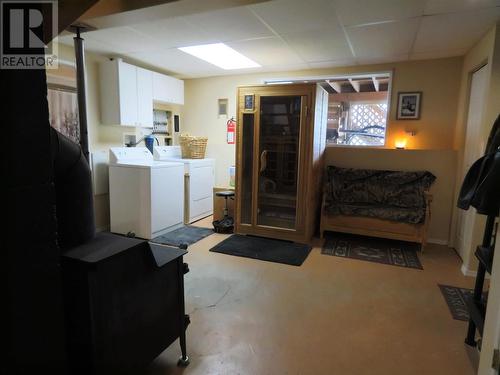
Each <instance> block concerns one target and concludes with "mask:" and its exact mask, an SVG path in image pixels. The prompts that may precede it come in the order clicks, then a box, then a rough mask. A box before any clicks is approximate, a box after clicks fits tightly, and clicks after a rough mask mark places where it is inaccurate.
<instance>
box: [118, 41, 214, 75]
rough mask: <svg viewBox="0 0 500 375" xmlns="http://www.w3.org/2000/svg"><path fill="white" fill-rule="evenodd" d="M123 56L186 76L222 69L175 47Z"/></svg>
mask: <svg viewBox="0 0 500 375" xmlns="http://www.w3.org/2000/svg"><path fill="white" fill-rule="evenodd" d="M125 56H126V57H130V58H132V59H134V60H136V61H140V62H143V63H145V64H148V65H151V66H154V67H157V68H159V69H161V70H167V71H169V72H172V73H175V74H182V75H188V76H195V75H198V76H199V75H213V74H220V73H221V72H223V71H224V70H223V69H221V68H218V67H216V66H215V65H212V64H209V63H207V62H206V61H203V60H201V59H198V58H196V57H194V56H191V55H189V54H187V53H185V52H182V51H180V50H178V49H177V48H171V49H165V50H155V51H148V52H138V53H130V54H126V55H125Z"/></svg>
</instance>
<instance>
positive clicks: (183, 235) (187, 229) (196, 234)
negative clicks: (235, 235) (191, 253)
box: [151, 225, 214, 246]
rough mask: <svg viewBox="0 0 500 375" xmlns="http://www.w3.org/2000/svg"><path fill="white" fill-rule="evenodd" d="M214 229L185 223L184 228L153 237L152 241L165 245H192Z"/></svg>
mask: <svg viewBox="0 0 500 375" xmlns="http://www.w3.org/2000/svg"><path fill="white" fill-rule="evenodd" d="M213 233H214V231H213V230H212V229H209V228H200V227H195V226H193V225H184V226H183V227H182V228H179V229H176V230H173V231H172V232H168V233H165V234H163V235H161V236H158V237H156V238H153V239H152V240H151V242H157V243H161V244H164V245H171V246H179V245H181V244H186V245H188V246H189V245H192V244H194V243H196V242H198V241H199V240H202V239H203V238H205V237H207V236H210V235H211V234H213Z"/></svg>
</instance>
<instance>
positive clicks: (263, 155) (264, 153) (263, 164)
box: [260, 150, 267, 173]
mask: <svg viewBox="0 0 500 375" xmlns="http://www.w3.org/2000/svg"><path fill="white" fill-rule="evenodd" d="M266 168H267V150H264V151H262V153H261V154H260V173H262V172H264V171H265V170H266Z"/></svg>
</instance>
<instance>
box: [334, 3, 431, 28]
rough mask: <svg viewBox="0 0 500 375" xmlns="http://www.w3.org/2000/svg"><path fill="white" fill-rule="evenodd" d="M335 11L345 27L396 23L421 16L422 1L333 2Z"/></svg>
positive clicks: (422, 11)
mask: <svg viewBox="0 0 500 375" xmlns="http://www.w3.org/2000/svg"><path fill="white" fill-rule="evenodd" d="M334 4H335V9H336V11H337V14H338V15H339V17H340V20H341V22H342V24H343V25H345V26H353V25H362V24H368V23H375V22H383V21H396V20H403V19H406V18H412V17H418V16H422V15H423V13H424V6H425V1H423V0H377V1H374V0H356V1H353V0H335V1H334Z"/></svg>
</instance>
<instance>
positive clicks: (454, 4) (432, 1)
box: [424, 0, 500, 15]
mask: <svg viewBox="0 0 500 375" xmlns="http://www.w3.org/2000/svg"><path fill="white" fill-rule="evenodd" d="M495 6H497V7H498V6H500V0H474V1H471V0H427V1H426V3H425V10H424V12H425V14H426V15H431V14H438V13H452V12H462V11H468V10H478V9H483V8H490V7H495Z"/></svg>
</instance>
